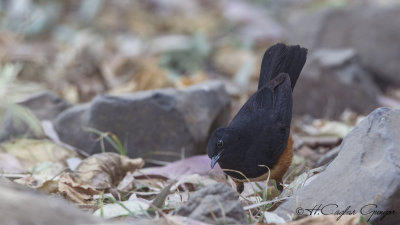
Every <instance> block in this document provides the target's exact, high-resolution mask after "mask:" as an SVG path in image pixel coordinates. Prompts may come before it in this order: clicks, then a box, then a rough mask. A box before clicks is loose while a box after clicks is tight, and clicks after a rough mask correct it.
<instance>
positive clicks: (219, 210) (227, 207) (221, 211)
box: [176, 183, 248, 224]
mask: <svg viewBox="0 0 400 225" xmlns="http://www.w3.org/2000/svg"><path fill="white" fill-rule="evenodd" d="M176 214H177V215H180V216H186V217H189V218H192V219H195V220H199V221H202V222H205V223H210V224H248V221H247V217H246V214H245V213H244V211H243V207H242V205H241V204H240V202H239V200H238V194H237V192H236V191H235V190H234V189H232V188H231V187H229V186H228V185H226V184H223V183H218V184H215V185H209V186H207V187H205V188H203V189H200V190H198V191H196V192H195V193H194V194H193V195H191V196H190V199H189V200H188V202H187V203H186V204H185V205H184V206H182V207H181V208H179V209H178V210H177V211H176ZM213 216H215V217H216V218H217V220H215V219H214V217H213Z"/></svg>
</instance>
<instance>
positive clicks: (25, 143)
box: [0, 139, 79, 170]
mask: <svg viewBox="0 0 400 225" xmlns="http://www.w3.org/2000/svg"><path fill="white" fill-rule="evenodd" d="M0 151H1V152H6V153H8V154H10V155H14V156H15V157H17V158H18V160H19V161H20V162H21V164H22V166H23V167H24V169H25V170H31V169H32V168H33V167H34V166H35V165H37V164H39V163H42V162H54V163H60V164H62V165H64V166H67V159H68V158H71V157H79V155H78V154H77V153H76V152H74V151H71V150H68V149H66V148H63V147H60V146H58V145H56V144H55V143H53V142H52V141H50V140H32V139H18V140H15V141H10V142H6V143H4V144H2V145H1V146H0Z"/></svg>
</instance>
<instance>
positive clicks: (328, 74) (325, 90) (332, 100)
mask: <svg viewBox="0 0 400 225" xmlns="http://www.w3.org/2000/svg"><path fill="white" fill-rule="evenodd" d="M379 94H380V91H379V88H378V87H377V86H376V84H375V83H374V82H373V79H372V75H371V74H370V73H368V72H367V71H366V70H365V69H364V68H363V66H362V65H361V64H360V62H359V58H358V56H357V54H356V52H355V50H354V49H320V50H317V51H315V52H314V53H313V54H312V55H311V56H310V57H309V60H308V63H307V65H306V67H305V68H304V70H303V73H302V75H301V76H300V78H299V81H298V82H297V86H296V88H295V90H294V93H293V98H294V100H293V104H294V106H293V111H294V114H296V115H311V116H313V117H317V118H335V119H336V118H338V117H340V115H341V114H342V113H343V111H344V110H345V109H350V110H352V111H355V112H357V113H361V114H368V113H370V112H371V111H372V110H373V109H375V108H376V107H378V100H377V97H378V95H379ZM321 106H323V107H321Z"/></svg>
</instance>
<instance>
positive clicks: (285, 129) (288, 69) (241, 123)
mask: <svg viewBox="0 0 400 225" xmlns="http://www.w3.org/2000/svg"><path fill="white" fill-rule="evenodd" d="M306 58H307V49H305V48H302V47H300V46H298V45H296V46H287V45H285V44H275V45H273V46H272V47H270V48H269V49H268V50H267V51H266V52H265V54H264V57H263V60H262V64H261V72H260V78H259V82H258V90H257V91H256V93H254V94H253V95H252V96H251V97H250V98H249V100H247V102H246V103H245V104H244V105H243V106H242V108H241V109H240V110H239V112H238V113H237V114H236V116H235V117H234V118H233V119H232V121H231V122H230V123H229V125H228V126H227V127H223V128H218V129H216V130H215V131H214V133H213V134H212V136H211V138H210V140H209V142H208V156H209V157H210V158H211V168H213V167H214V165H215V164H216V163H217V162H218V163H219V165H220V166H221V168H222V169H225V170H224V172H225V173H226V174H228V175H229V176H230V177H232V179H233V180H234V181H235V183H236V188H237V191H238V192H239V193H241V192H242V191H243V188H244V186H243V182H246V181H247V179H249V180H250V181H262V180H266V179H267V178H268V177H269V178H270V179H275V180H276V181H277V184H278V189H279V190H282V188H283V187H282V186H281V184H280V182H282V177H283V175H284V174H285V173H286V171H287V169H288V168H289V166H290V164H291V162H292V158H293V141H292V139H291V137H290V135H289V134H290V123H291V120H292V91H293V88H294V86H295V85H296V81H297V78H298V77H299V75H300V72H301V70H302V68H303V66H304V64H305V62H306ZM243 175H244V176H245V177H244V176H243Z"/></svg>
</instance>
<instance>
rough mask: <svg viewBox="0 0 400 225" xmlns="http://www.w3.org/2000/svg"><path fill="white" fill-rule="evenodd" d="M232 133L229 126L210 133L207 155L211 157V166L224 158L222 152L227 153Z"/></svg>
mask: <svg viewBox="0 0 400 225" xmlns="http://www.w3.org/2000/svg"><path fill="white" fill-rule="evenodd" d="M232 136H234V135H233V133H232V132H231V130H230V129H229V128H226V127H224V128H218V129H216V130H215V131H214V133H213V134H212V135H211V138H210V140H209V141H208V149H207V152H208V157H210V159H211V168H214V166H215V164H216V163H217V162H218V161H220V160H221V159H223V158H224V154H225V153H227V152H228V151H227V149H229V146H230V145H232V144H234V143H232V141H233V140H232V139H233V137H232Z"/></svg>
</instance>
